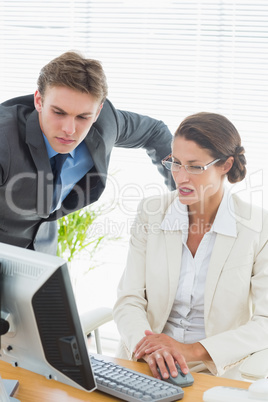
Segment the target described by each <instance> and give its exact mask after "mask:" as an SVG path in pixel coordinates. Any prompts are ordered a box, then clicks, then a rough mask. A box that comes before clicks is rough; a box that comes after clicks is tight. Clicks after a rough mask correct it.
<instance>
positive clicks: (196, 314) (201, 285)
mask: <svg viewBox="0 0 268 402" xmlns="http://www.w3.org/2000/svg"><path fill="white" fill-rule="evenodd" d="M232 204H233V201H232V198H231V197H228V191H225V193H224V196H223V198H222V201H221V204H220V206H219V208H218V211H217V214H216V217H215V220H214V223H213V225H212V227H211V228H210V230H209V231H208V232H207V233H206V234H205V235H204V237H203V238H202V241H201V243H200V244H199V246H198V249H197V251H196V253H195V256H194V257H193V256H192V253H191V252H190V250H189V249H188V247H187V244H186V243H187V238H188V229H189V219H188V212H187V206H186V205H183V204H181V203H180V201H179V198H178V197H177V198H176V199H175V200H174V201H173V203H172V204H171V205H170V207H169V209H168V211H167V213H166V215H165V218H164V220H163V222H162V224H161V228H162V229H163V230H181V231H182V242H183V248H182V259H181V267H180V279H179V284H178V288H177V294H176V298H175V300H174V304H173V307H172V310H171V312H170V315H169V318H168V320H167V323H166V325H165V327H164V329H163V333H165V334H167V335H169V336H171V337H172V338H174V339H176V340H177V341H179V342H182V343H194V342H198V341H200V340H201V339H204V338H205V337H206V335H205V325H204V292H205V283H206V276H207V270H208V266H209V261H210V257H211V254H212V250H213V247H214V243H215V240H216V235H217V233H220V234H224V235H227V236H233V237H236V236H237V231H236V221H235V218H234V216H233V214H232V212H233V211H234V208H233V205H232Z"/></svg>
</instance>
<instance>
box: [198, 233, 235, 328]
mask: <svg viewBox="0 0 268 402" xmlns="http://www.w3.org/2000/svg"><path fill="white" fill-rule="evenodd" d="M235 241H236V238H235V237H232V236H225V235H221V234H217V237H216V241H215V245H214V248H213V252H212V255H211V259H210V263H209V267H208V273H207V279H206V287H205V300H204V310H205V311H204V317H205V323H206V322H207V318H208V315H209V312H210V308H211V303H212V300H213V296H214V293H215V290H216V286H217V283H218V280H219V277H220V274H221V271H222V269H223V266H224V264H225V262H226V260H227V258H228V256H229V254H230V251H231V249H232V247H233V244H234V242H235Z"/></svg>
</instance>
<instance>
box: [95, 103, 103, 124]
mask: <svg viewBox="0 0 268 402" xmlns="http://www.w3.org/2000/svg"><path fill="white" fill-rule="evenodd" d="M102 108H103V103H101V104H100V106H99V109H98V111H97V113H96V116H95V120H94V123H95V121H97V118H98V117H99V115H100V112H101V109H102Z"/></svg>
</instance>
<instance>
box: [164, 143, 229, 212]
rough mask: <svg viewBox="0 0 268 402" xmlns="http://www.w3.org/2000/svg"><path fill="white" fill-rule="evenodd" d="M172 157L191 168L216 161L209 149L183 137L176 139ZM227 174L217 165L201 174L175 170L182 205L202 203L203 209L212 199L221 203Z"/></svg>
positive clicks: (174, 175)
mask: <svg viewBox="0 0 268 402" xmlns="http://www.w3.org/2000/svg"><path fill="white" fill-rule="evenodd" d="M172 157H173V161H174V162H177V163H179V164H181V165H190V166H205V165H207V164H208V163H210V162H212V161H213V160H214V159H215V158H213V157H212V156H211V155H210V153H209V152H208V150H207V149H204V148H201V147H200V146H199V145H198V144H196V143H195V142H194V141H188V140H186V139H185V138H183V137H176V138H175V139H174V142H173V147H172ZM225 173H226V170H225V169H224V167H223V166H216V165H212V166H210V167H208V169H207V170H204V171H203V172H202V173H201V174H191V173H188V172H187V171H186V169H185V167H184V166H183V167H181V168H180V170H179V171H178V172H177V171H174V170H173V171H172V175H173V178H174V181H175V183H176V186H177V190H178V195H179V199H180V201H181V203H182V204H186V205H189V206H190V205H193V204H196V203H200V208H201V209H202V206H203V207H205V205H206V204H207V202H208V201H209V200H211V201H212V199H214V200H217V199H219V203H220V201H221V198H222V194H223V179H224V176H225Z"/></svg>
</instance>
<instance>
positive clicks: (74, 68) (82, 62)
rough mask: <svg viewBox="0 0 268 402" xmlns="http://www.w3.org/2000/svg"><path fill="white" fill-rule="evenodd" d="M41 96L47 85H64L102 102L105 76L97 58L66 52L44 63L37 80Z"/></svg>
mask: <svg viewBox="0 0 268 402" xmlns="http://www.w3.org/2000/svg"><path fill="white" fill-rule="evenodd" d="M37 85H38V90H39V92H40V95H41V96H42V98H43V97H44V95H45V91H46V88H47V87H48V86H50V87H55V86H64V87H67V88H71V89H74V90H77V91H80V92H84V93H88V94H91V95H92V96H94V97H95V98H96V99H98V100H100V103H102V102H104V100H105V98H106V97H107V94H108V86H107V82H106V76H105V74H104V71H103V68H102V65H101V63H100V62H99V61H98V60H92V59H86V58H85V57H83V56H82V55H80V54H79V53H77V52H66V53H63V54H62V55H61V56H59V57H56V58H55V59H53V60H51V61H50V62H49V63H48V64H46V65H45V66H44V67H43V68H42V69H41V71H40V74H39V77H38V80H37Z"/></svg>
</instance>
